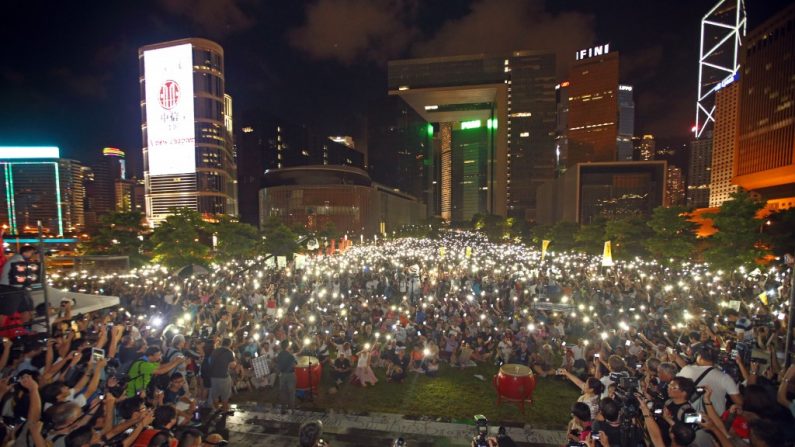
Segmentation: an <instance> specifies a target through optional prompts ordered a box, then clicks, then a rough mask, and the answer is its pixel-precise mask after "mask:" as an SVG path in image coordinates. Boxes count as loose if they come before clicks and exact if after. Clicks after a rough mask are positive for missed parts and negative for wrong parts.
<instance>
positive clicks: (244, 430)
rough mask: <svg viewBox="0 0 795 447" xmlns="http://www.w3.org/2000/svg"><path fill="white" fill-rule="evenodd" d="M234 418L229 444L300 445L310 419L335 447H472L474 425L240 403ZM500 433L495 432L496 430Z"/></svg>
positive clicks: (519, 432)
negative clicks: (402, 445)
mask: <svg viewBox="0 0 795 447" xmlns="http://www.w3.org/2000/svg"><path fill="white" fill-rule="evenodd" d="M236 407H237V408H236V412H235V415H234V416H231V417H229V418H228V420H227V428H228V429H229V431H230V439H229V440H230V445H233V446H248V447H258V446H268V447H282V446H284V447H287V446H290V447H294V446H297V445H298V443H297V434H298V427H299V426H300V425H301V423H303V422H305V421H309V420H318V419H319V420H321V421H323V439H325V440H326V441H327V442H329V443H330V444H331V447H348V446H364V447H368V446H373V447H376V446H386V447H390V446H391V445H392V442H393V441H394V440H395V439H396V438H397V437H399V436H400V437H403V439H405V440H406V441H407V445H408V447H442V446H464V445H471V440H472V435H473V434H474V426H473V425H467V424H459V423H450V422H438V421H436V420H434V419H420V420H417V419H409V418H407V417H405V416H402V415H398V414H388V413H367V414H355V413H338V412H334V411H327V412H313V411H300V410H299V411H296V412H295V414H288V415H282V414H280V413H279V412H278V411H277V410H275V409H273V408H272V407H271V406H270V405H269V404H257V403H250V404H238V405H237V406H236ZM506 428H507V430H508V435H509V436H511V437H512V438H513V440H514V441H516V443H517V444H518V445H519V446H522V447H530V446H561V445H565V443H566V441H565V433H563V432H558V431H552V430H535V429H532V428H530V426H529V425H524V426H522V425H521V424H513V425H512V426H506ZM494 430H496V428H494Z"/></svg>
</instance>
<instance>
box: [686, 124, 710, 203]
mask: <svg viewBox="0 0 795 447" xmlns="http://www.w3.org/2000/svg"><path fill="white" fill-rule="evenodd" d="M711 171H712V133H711V131H708V132H706V133H705V134H704V135H702V136H701V138H700V139H698V140H693V141H691V142H690V154H689V165H688V170H687V173H688V179H687V206H689V207H691V208H704V207H706V206H708V205H709V182H710V179H711V174H710V172H711Z"/></svg>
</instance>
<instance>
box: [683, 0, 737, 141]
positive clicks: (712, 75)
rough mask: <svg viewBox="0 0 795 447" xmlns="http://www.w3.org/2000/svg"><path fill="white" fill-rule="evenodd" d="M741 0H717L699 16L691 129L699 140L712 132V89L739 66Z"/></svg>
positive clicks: (713, 116) (713, 96)
mask: <svg viewBox="0 0 795 447" xmlns="http://www.w3.org/2000/svg"><path fill="white" fill-rule="evenodd" d="M745 28H746V17H745V0H717V2H716V3H715V6H713V7H712V8H711V9H710V10H709V11H707V13H706V14H705V15H704V17H703V18H702V19H701V42H700V46H699V49H700V52H699V56H698V90H697V91H698V94H697V96H696V123H695V126H693V132H694V134H695V138H696V139H700V138H702V137H704V136H705V135H706V133H708V132H712V128H713V124H714V123H715V92H716V91H717V88H719V87H720V84H721V83H722V82H723V80H724V79H726V75H727V73H728V75H729V77H731V76H733V75H734V74H735V73H737V71H738V70H739V68H740V65H739V62H740V52H741V46H742V45H743V43H744V42H745Z"/></svg>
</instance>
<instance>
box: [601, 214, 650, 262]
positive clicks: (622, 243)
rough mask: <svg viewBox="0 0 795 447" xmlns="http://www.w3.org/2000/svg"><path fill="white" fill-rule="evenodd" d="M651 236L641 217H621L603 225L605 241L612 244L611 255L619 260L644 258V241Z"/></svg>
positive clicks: (644, 219)
mask: <svg viewBox="0 0 795 447" xmlns="http://www.w3.org/2000/svg"><path fill="white" fill-rule="evenodd" d="M651 235H652V231H651V228H649V227H648V226H647V225H646V218H645V217H643V216H637V215H634V216H623V217H619V218H616V219H612V220H609V221H608V222H607V224H605V240H608V241H610V242H611V244H612V248H613V253H614V254H615V257H616V258H619V259H632V258H634V257H636V256H645V255H647V254H648V252H647V251H646V246H645V241H646V239H648V238H649V237H650V236H651Z"/></svg>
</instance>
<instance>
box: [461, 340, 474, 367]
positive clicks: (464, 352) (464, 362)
mask: <svg viewBox="0 0 795 447" xmlns="http://www.w3.org/2000/svg"><path fill="white" fill-rule="evenodd" d="M473 353H474V351H473V350H472V347H471V346H470V345H469V343H467V342H466V341H464V342H461V347H460V348H459V349H458V356H457V358H458V362H457V365H458V367H459V368H467V367H470V366H477V365H475V362H473V361H472V354H473Z"/></svg>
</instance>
